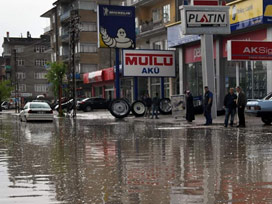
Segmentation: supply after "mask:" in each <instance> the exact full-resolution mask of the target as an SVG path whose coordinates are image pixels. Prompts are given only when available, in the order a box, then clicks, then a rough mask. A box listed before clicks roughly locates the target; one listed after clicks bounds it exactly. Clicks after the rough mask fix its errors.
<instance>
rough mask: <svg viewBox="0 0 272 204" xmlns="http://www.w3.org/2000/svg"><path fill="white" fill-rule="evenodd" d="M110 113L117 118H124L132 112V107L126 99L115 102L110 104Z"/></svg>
mask: <svg viewBox="0 0 272 204" xmlns="http://www.w3.org/2000/svg"><path fill="white" fill-rule="evenodd" d="M109 109H110V113H111V114H112V115H113V116H114V117H116V118H124V117H126V116H128V114H129V112H130V105H129V103H128V102H127V101H126V100H124V99H116V100H113V101H112V102H111V104H110V108H109Z"/></svg>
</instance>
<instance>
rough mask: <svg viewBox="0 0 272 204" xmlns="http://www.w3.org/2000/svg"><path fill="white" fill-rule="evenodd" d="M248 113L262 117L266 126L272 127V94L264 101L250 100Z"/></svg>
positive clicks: (247, 106) (247, 108)
mask: <svg viewBox="0 0 272 204" xmlns="http://www.w3.org/2000/svg"><path fill="white" fill-rule="evenodd" d="M246 113H247V114H250V115H255V116H257V117H261V119H262V121H263V122H264V123H265V124H267V125H270V124H271V123H272V93H269V94H268V95H267V96H266V97H265V98H263V99H256V100H255V99H253V100H249V101H248V102H247V105H246Z"/></svg>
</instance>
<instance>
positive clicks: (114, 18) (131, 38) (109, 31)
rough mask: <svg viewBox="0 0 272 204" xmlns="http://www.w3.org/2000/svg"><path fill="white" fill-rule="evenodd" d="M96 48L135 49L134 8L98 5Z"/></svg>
mask: <svg viewBox="0 0 272 204" xmlns="http://www.w3.org/2000/svg"><path fill="white" fill-rule="evenodd" d="M97 10H98V12H97V18H98V21H97V22H98V47H104V48H135V44H136V34H135V7H131V6H111V5H98V9H97Z"/></svg>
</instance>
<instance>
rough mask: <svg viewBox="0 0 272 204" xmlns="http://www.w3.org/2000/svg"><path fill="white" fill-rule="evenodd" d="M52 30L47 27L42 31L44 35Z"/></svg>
mask: <svg viewBox="0 0 272 204" xmlns="http://www.w3.org/2000/svg"><path fill="white" fill-rule="evenodd" d="M51 30H52V27H51V26H47V27H46V28H44V29H43V32H44V33H48V32H50V31H51Z"/></svg>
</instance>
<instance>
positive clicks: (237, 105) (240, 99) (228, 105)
mask: <svg viewBox="0 0 272 204" xmlns="http://www.w3.org/2000/svg"><path fill="white" fill-rule="evenodd" d="M204 89H205V93H204V100H203V109H204V116H205V119H206V122H205V124H204V125H212V104H213V93H212V92H211V91H210V90H209V88H208V86H205V88H204ZM236 92H237V94H235V93H234V88H230V89H229V92H228V94H227V95H226V96H225V98H224V109H225V122H224V126H225V127H228V125H230V126H233V124H234V116H235V114H236V110H238V118H239V123H238V125H237V127H245V114H244V112H245V107H246V102H247V99H246V95H245V93H244V92H243V91H242V88H241V87H240V86H238V87H236ZM185 96H186V120H187V121H188V122H192V121H193V120H194V119H195V116H194V103H193V96H192V94H191V92H190V91H189V90H187V91H186V92H185ZM229 118H230V122H229Z"/></svg>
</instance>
